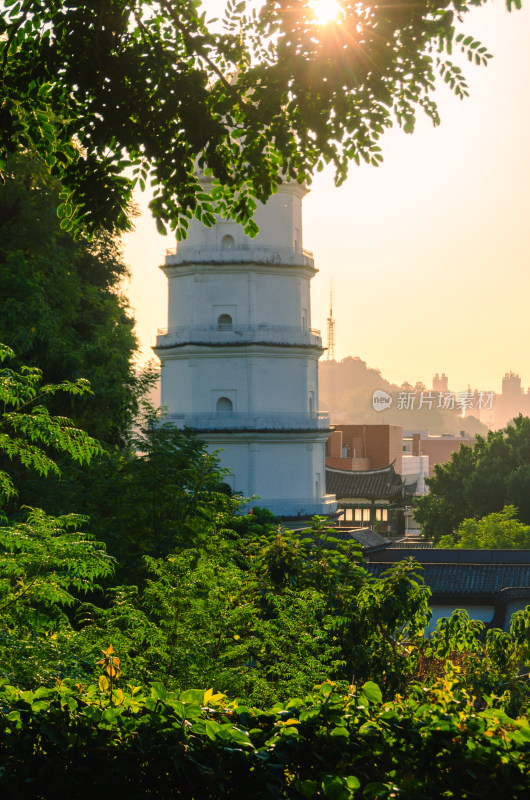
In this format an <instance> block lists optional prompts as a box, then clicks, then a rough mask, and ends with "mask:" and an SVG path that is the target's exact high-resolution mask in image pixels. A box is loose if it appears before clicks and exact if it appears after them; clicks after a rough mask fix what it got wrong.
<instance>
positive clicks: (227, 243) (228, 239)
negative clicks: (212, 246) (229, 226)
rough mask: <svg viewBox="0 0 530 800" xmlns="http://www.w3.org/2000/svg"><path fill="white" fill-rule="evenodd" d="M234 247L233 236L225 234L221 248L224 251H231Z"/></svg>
mask: <svg viewBox="0 0 530 800" xmlns="http://www.w3.org/2000/svg"><path fill="white" fill-rule="evenodd" d="M234 245H235V242H234V237H233V236H231V235H230V234H229V233H225V235H224V236H223V238H222V239H221V248H222V249H223V250H230V249H231V248H232V247H233V246H234Z"/></svg>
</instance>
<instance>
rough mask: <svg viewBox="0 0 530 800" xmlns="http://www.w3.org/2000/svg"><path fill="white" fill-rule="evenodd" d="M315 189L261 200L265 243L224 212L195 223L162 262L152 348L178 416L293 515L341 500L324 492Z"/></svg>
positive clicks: (173, 416) (237, 483) (272, 504)
mask: <svg viewBox="0 0 530 800" xmlns="http://www.w3.org/2000/svg"><path fill="white" fill-rule="evenodd" d="M205 188H206V190H208V186H207V185H206V186H205ZM306 193H307V189H305V188H304V187H302V186H300V185H298V184H296V183H286V184H284V185H282V186H281V187H280V188H279V190H278V192H277V193H276V194H275V195H273V196H272V197H271V198H270V199H269V200H268V202H267V203H266V204H258V209H257V210H256V213H255V220H256V222H257V224H258V226H259V229H260V232H259V234H258V235H257V236H256V237H255V238H254V239H251V238H250V237H248V236H246V235H245V234H244V232H243V229H242V228H241V227H240V226H239V225H237V224H236V223H234V222H231V221H227V220H225V219H223V218H218V220H217V222H216V224H215V225H214V227H212V228H207V227H205V226H204V225H202V224H201V223H200V222H198V221H196V220H193V221H192V222H191V223H190V229H189V233H188V238H187V239H186V241H184V242H182V243H179V245H178V247H177V249H176V251H174V252H168V255H167V256H166V260H165V264H164V265H163V266H162V267H161V269H162V270H163V271H164V273H165V274H166V276H167V279H168V289H169V294H168V327H167V328H166V329H163V330H159V332H158V334H159V335H158V336H157V341H156V346H155V347H154V348H153V350H154V352H155V353H156V355H157V356H158V357H159V359H160V361H161V365H162V377H161V400H162V405H163V406H166V407H167V409H168V412H169V418H170V420H171V421H172V422H173V423H174V424H176V425H178V426H188V427H192V428H195V429H196V430H197V432H198V434H199V436H200V438H201V439H203V440H204V441H206V442H207V445H208V449H209V450H210V451H214V450H222V453H221V463H222V465H223V466H226V467H229V469H230V472H231V474H230V476H229V477H228V479H227V482H228V483H229V484H230V486H231V488H232V490H233V491H234V492H237V493H240V494H243V495H244V496H247V497H250V496H251V495H258V496H259V499H258V500H253V501H251V505H259V506H264V507H267V508H270V509H271V511H273V513H275V514H277V515H278V516H289V517H295V516H309V515H313V514H330V513H333V512H335V511H336V508H337V505H336V502H335V497H334V495H327V494H326V491H325V461H324V459H325V443H326V439H327V437H328V436H329V417H328V416H327V414H326V413H323V412H320V411H319V410H318V359H319V358H320V356H321V355H322V352H323V348H322V339H321V336H320V332H319V331H315V330H313V329H312V328H311V305H310V281H311V278H312V277H313V276H314V275H315V274H316V272H317V270H316V269H315V267H314V262H313V256H312V254H311V253H309V252H308V251H306V250H304V249H303V246H302V198H303V197H304V195H305V194H306Z"/></svg>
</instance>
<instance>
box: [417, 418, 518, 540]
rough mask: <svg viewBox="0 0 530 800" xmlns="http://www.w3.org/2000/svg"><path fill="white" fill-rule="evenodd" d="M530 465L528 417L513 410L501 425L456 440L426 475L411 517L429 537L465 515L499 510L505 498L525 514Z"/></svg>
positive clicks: (453, 529)
mask: <svg viewBox="0 0 530 800" xmlns="http://www.w3.org/2000/svg"><path fill="white" fill-rule="evenodd" d="M529 469H530V419H529V418H528V417H523V416H522V415H519V416H518V417H517V418H516V419H515V420H514V422H513V425H508V426H507V427H506V428H504V429H502V430H499V431H490V432H489V433H488V435H487V437H486V438H483V437H482V436H477V437H476V443H475V444H474V445H473V447H472V448H471V447H466V446H465V445H461V447H460V450H459V451H458V452H457V453H453V455H452V457H451V460H450V461H449V462H447V464H437V465H436V466H435V467H434V475H433V476H432V477H431V478H429V479H428V481H427V483H428V485H429V494H428V495H426V496H425V497H421V498H418V499H416V500H415V507H416V509H415V512H414V517H415V519H416V520H417V521H418V522H419V523H420V524H421V527H422V531H423V533H424V534H425V536H427V537H428V538H429V539H433V541H435V542H437V541H438V540H439V539H440V537H441V536H444V535H452V534H454V533H455V532H456V530H457V528H458V526H459V525H460V524H461V523H462V522H463V521H464V520H466V519H470V518H472V517H477V518H479V517H484V516H486V515H489V514H492V513H496V512H501V511H502V509H503V508H504V506H505V505H506V504H507V502H508V500H509V504H511V505H513V506H516V507H519V505H520V507H521V510H522V511H520V512H519V519H520V520H521V522H524V523H526V524H529V523H530V518H529V517H528V516H527V512H528V499H527V489H528V480H527V472H528V470H529Z"/></svg>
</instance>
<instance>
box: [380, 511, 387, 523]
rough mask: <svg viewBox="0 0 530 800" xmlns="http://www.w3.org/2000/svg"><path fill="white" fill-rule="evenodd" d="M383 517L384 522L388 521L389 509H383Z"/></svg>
mask: <svg viewBox="0 0 530 800" xmlns="http://www.w3.org/2000/svg"><path fill="white" fill-rule="evenodd" d="M381 519H382V521H383V522H388V510H387V509H386V508H382V509H381Z"/></svg>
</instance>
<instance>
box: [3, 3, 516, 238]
mask: <svg viewBox="0 0 530 800" xmlns="http://www.w3.org/2000/svg"><path fill="white" fill-rule="evenodd" d="M484 1H485V0H463V1H462V2H458V4H457V5H455V4H454V3H453V2H452V0H441V1H440V2H438V3H436V4H431V3H415V4H412V5H408V6H406V7H403V6H401V5H399V4H395V3H381V4H376V5H370V6H365V5H362V4H359V3H357V2H353V0H342V2H341V8H342V11H343V13H342V16H341V18H340V19H338V20H337V21H335V22H330V23H329V24H328V25H327V26H318V25H317V24H316V21H315V17H314V13H313V11H312V9H311V3H310V2H308V0H301V1H300V2H296V3H293V2H291V0H266V2H264V3H263V7H262V8H261V10H260V11H255V10H253V9H252V8H251V7H250V8H248V9H247V4H246V3H244V2H230V3H229V4H228V6H227V11H226V14H225V16H224V19H223V20H222V25H221V26H219V25H216V24H215V23H214V21H212V20H207V17H206V13H205V12H203V10H202V7H201V5H200V4H199V3H198V2H196V0H178V2H176V3H174V2H173V3H170V2H169V0H155V1H154V2H147V1H145V2H144V0H135V2H125V0H113V2H110V3H98V4H97V5H96V6H95V7H94V4H93V3H86V2H78V3H75V4H72V3H65V2H59V0H55V2H52V3H41V2H38V1H37V0H22V1H21V2H11V1H10V2H6V3H4V4H3V6H2V12H1V17H0V33H1V34H2V38H1V39H0V109H1V116H0V132H1V134H0V169H4V168H5V165H6V156H7V154H9V153H13V152H20V151H21V150H25V149H28V148H29V149H33V150H35V151H36V152H38V153H39V155H40V156H41V157H42V158H43V159H44V160H45V162H46V163H47V164H48V165H49V166H50V167H51V168H52V169H53V171H54V173H55V174H56V175H58V176H59V177H60V178H61V180H62V182H63V185H64V187H65V191H64V193H63V198H62V203H61V205H60V214H61V216H62V222H61V225H62V226H63V228H64V229H65V230H71V229H72V228H73V227H74V225H79V224H80V225H83V226H84V227H86V228H88V229H89V230H92V231H94V230H96V229H97V228H98V227H101V226H102V227H104V228H106V229H107V230H115V229H116V228H122V229H123V228H127V227H128V226H129V221H128V218H127V213H126V209H127V204H128V203H129V201H130V197H131V192H132V189H133V187H134V186H135V185H136V184H139V185H140V186H141V187H144V186H145V185H146V183H149V182H150V183H151V184H152V185H153V186H154V187H155V196H154V199H153V201H152V203H151V209H152V212H153V214H154V216H155V218H156V219H157V221H158V224H159V227H160V228H161V229H163V228H164V227H165V225H166V224H169V225H170V226H171V227H177V228H178V229H179V230H178V235H181V234H182V233H185V230H186V228H187V224H188V219H189V218H190V217H191V216H192V215H195V216H196V217H197V218H199V219H202V221H203V222H205V223H206V224H212V223H213V220H214V216H213V215H214V213H222V214H226V215H231V216H232V217H233V218H234V219H237V220H238V221H240V222H242V223H246V225H247V230H248V231H249V232H251V233H253V232H255V226H254V225H253V223H252V222H249V216H250V215H251V213H252V210H253V208H254V207H255V201H254V200H253V197H255V198H258V199H259V200H262V201H263V200H265V199H266V198H267V197H268V196H270V194H271V193H273V192H274V191H275V188H276V187H277V185H278V183H279V182H280V181H281V180H282V179H283V178H285V177H287V178H290V179H295V180H298V181H300V182H302V181H304V180H309V179H310V177H311V174H312V172H313V171H314V170H319V169H321V168H322V167H323V165H324V164H325V163H332V164H334V166H335V169H336V176H337V182H339V183H340V182H341V181H342V180H344V178H345V177H346V172H347V166H348V163H349V162H350V161H351V160H353V161H355V162H356V163H359V162H360V161H361V159H363V160H365V161H366V162H369V163H371V164H374V165H377V164H379V163H380V162H381V160H382V156H381V152H380V147H379V145H378V141H379V138H380V136H381V135H382V134H383V133H384V131H385V130H386V129H387V128H389V127H390V126H391V125H392V124H394V123H397V124H398V125H400V126H401V127H402V128H403V129H404V130H405V131H406V132H412V130H413V129H414V124H415V118H416V113H417V110H418V109H421V110H423V111H424V112H425V113H426V114H427V116H428V117H429V118H430V119H431V120H432V121H433V123H434V124H438V122H439V116H438V110H437V107H436V103H435V102H434V100H433V97H432V94H433V91H434V86H435V78H436V75H437V74H438V73H441V74H442V75H443V77H444V80H445V81H446V82H447V84H448V86H450V87H451V88H452V90H453V91H454V92H455V93H456V95H457V96H458V97H464V96H465V95H466V94H467V85H466V82H465V79H464V77H463V75H462V73H461V71H460V67H458V66H457V65H455V64H454V63H453V62H452V61H450V60H449V58H448V57H449V56H450V55H451V53H452V50H453V46H455V47H456V48H457V49H459V50H462V51H463V52H464V53H465V54H466V55H467V57H468V59H469V60H470V61H472V62H473V63H477V64H486V63H487V61H488V59H489V58H490V55H489V53H488V52H487V51H486V48H485V47H483V46H482V45H481V44H480V43H479V42H477V41H476V40H474V38H473V37H472V36H467V35H465V34H464V33H459V34H456V26H457V25H459V24H460V22H461V21H462V20H463V17H464V16H465V15H466V14H467V13H468V12H469V11H470V10H472V9H473V8H475V7H476V6H480V5H482V4H483V2H484ZM518 4H519V3H518V2H516V3H514V4H512V2H508V8H511V7H512V5H515V6H518ZM197 165H198V166H199V167H200V168H201V169H205V170H207V171H208V172H209V174H211V176H212V177H213V178H214V180H215V182H214V185H213V188H212V191H211V192H210V193H205V192H204V189H203V188H202V187H201V185H200V184H199V182H198V179H197V174H196V172H195V168H196V166H197ZM126 168H127V169H128V170H129V172H128V176H127V177H126V176H125V175H124V170H125V169H126ZM129 176H130V177H129Z"/></svg>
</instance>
